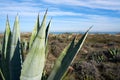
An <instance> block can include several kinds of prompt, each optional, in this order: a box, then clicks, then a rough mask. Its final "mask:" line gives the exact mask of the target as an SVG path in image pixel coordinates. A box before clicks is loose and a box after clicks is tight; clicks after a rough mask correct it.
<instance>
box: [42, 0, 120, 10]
mask: <svg viewBox="0 0 120 80" xmlns="http://www.w3.org/2000/svg"><path fill="white" fill-rule="evenodd" d="M43 1H45V2H48V3H53V4H60V5H72V6H83V7H88V8H98V9H109V10H120V0H43Z"/></svg>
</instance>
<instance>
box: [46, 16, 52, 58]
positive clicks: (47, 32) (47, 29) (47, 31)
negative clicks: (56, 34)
mask: <svg viewBox="0 0 120 80" xmlns="http://www.w3.org/2000/svg"><path fill="white" fill-rule="evenodd" d="M51 20H52V18H51ZM51 20H50V21H49V23H48V25H47V28H46V36H45V43H46V50H45V54H46V58H47V55H48V35H49V27H50V24H51Z"/></svg>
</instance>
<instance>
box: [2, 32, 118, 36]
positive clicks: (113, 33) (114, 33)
mask: <svg viewBox="0 0 120 80" xmlns="http://www.w3.org/2000/svg"><path fill="white" fill-rule="evenodd" d="M3 33H4V32H0V34H3ZM21 33H25V34H27V33H31V32H21ZM84 33H85V32H50V34H84ZM89 34H111V35H116V34H120V32H89Z"/></svg>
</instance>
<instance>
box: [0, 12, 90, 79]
mask: <svg viewBox="0 0 120 80" xmlns="http://www.w3.org/2000/svg"><path fill="white" fill-rule="evenodd" d="M46 17H47V11H46V13H45V15H44V17H43V20H42V23H41V25H40V23H39V15H38V17H37V21H36V24H35V26H34V30H33V32H32V35H31V38H30V44H29V51H28V53H27V55H26V58H25V60H24V61H23V59H22V58H23V48H22V45H21V40H20V29H19V21H18V15H17V16H16V20H15V23H14V28H13V31H12V32H11V30H10V26H9V21H8V19H7V23H6V30H5V33H4V39H3V44H2V59H1V63H0V74H1V77H2V79H3V80H41V78H42V76H43V73H44V66H45V61H46V56H47V52H48V50H47V44H48V34H49V26H50V24H51V20H50V21H49V23H48V25H47V26H46ZM88 31H89V29H88V30H87V32H86V33H85V34H84V35H83V36H82V37H81V39H79V41H78V42H77V43H76V44H75V38H74V39H73V40H72V42H71V43H70V44H69V45H68V46H67V47H66V48H65V49H64V50H63V51H62V53H61V54H60V56H59V57H58V59H57V60H56V62H55V65H54V67H53V69H52V72H51V74H50V75H49V76H48V78H46V80H61V79H62V78H63V76H64V75H65V73H66V71H67V69H68V67H69V65H70V64H71V62H72V61H73V60H74V58H75V56H76V55H77V53H78V52H79V50H80V49H81V47H82V45H83V43H84V41H85V39H86V37H87V35H88Z"/></svg>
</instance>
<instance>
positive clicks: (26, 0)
mask: <svg viewBox="0 0 120 80" xmlns="http://www.w3.org/2000/svg"><path fill="white" fill-rule="evenodd" d="M47 8H48V18H47V20H48V21H49V20H50V18H51V17H52V18H53V19H52V24H51V27H50V31H52V32H53V31H54V32H55V31H65V32H66V31H68V32H69V31H73V32H75V31H86V30H87V29H88V28H89V27H90V26H91V25H94V26H93V28H92V30H91V31H98V32H100V31H102V32H104V31H107V32H110V31H115V32H120V0H0V32H3V31H4V30H5V23H6V15H7V14H8V16H9V21H10V26H11V29H12V28H13V24H14V18H15V16H16V14H17V13H18V14H19V20H20V29H21V32H30V31H32V29H33V26H34V24H35V21H36V18H37V15H38V13H40V20H42V17H43V14H44V12H45V10H46V9H47ZM48 21H47V22H48Z"/></svg>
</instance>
